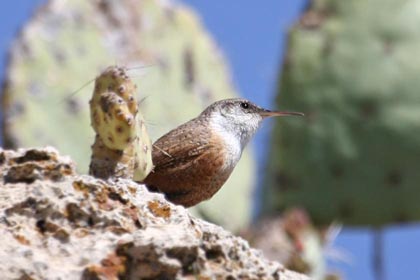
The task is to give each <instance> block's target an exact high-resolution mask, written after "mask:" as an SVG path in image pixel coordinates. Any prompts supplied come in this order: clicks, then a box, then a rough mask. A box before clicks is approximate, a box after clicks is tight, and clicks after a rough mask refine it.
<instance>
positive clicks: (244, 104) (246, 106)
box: [241, 102, 249, 109]
mask: <svg viewBox="0 0 420 280" xmlns="http://www.w3.org/2000/svg"><path fill="white" fill-rule="evenodd" d="M241 108H242V109H248V108H249V104H248V102H241Z"/></svg>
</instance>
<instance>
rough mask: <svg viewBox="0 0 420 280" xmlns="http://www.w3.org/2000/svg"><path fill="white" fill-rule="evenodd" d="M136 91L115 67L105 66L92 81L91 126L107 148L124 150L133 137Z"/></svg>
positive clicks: (121, 69)
mask: <svg viewBox="0 0 420 280" xmlns="http://www.w3.org/2000/svg"><path fill="white" fill-rule="evenodd" d="M136 88H137V87H136V86H135V85H134V84H133V82H132V81H131V80H130V78H129V77H128V75H127V74H126V70H125V69H123V68H118V67H108V68H107V69H106V70H105V71H104V72H103V73H102V74H101V75H100V76H99V77H97V78H96V80H95V88H94V91H93V97H92V99H91V100H90V102H89V104H90V113H91V124H92V127H93V129H94V130H95V132H96V133H98V134H99V136H100V137H101V139H102V141H103V143H104V144H105V145H106V146H107V147H108V148H110V149H114V150H123V149H125V148H126V147H127V145H129V144H131V143H132V142H133V140H134V138H135V137H136V135H135V133H136V123H135V116H136V114H137V112H138V106H137V103H136V98H135V94H136V92H135V91H136Z"/></svg>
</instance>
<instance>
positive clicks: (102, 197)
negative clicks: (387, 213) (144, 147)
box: [0, 148, 308, 279]
mask: <svg viewBox="0 0 420 280" xmlns="http://www.w3.org/2000/svg"><path fill="white" fill-rule="evenodd" d="M0 171H1V174H2V178H1V182H0V185H1V188H0V209H1V210H2V211H1V219H0V234H1V236H2V242H1V244H0V261H1V263H2V265H1V266H0V275H2V278H3V279H308V278H307V277H306V276H304V275H301V274H297V273H294V272H291V271H288V270H286V269H285V268H284V267H283V265H281V264H280V263H277V262H271V261H268V260H266V259H265V258H264V257H263V256H262V253H261V252H260V251H257V250H255V249H252V248H250V247H249V245H248V242H247V241H245V240H243V239H241V238H239V237H236V236H233V235H232V234H230V233H229V232H227V231H225V230H224V229H223V228H221V227H219V226H216V225H213V224H210V223H208V222H205V221H203V220H200V219H197V218H194V217H192V216H191V215H190V214H189V213H188V211H187V210H186V209H185V208H183V207H181V206H175V205H173V204H171V203H169V202H167V201H166V200H165V199H164V197H163V195H161V194H156V193H150V192H148V191H147V189H146V188H145V187H144V186H143V185H139V184H137V183H135V182H133V181H131V180H127V179H120V180H116V181H104V180H100V179H96V178H93V177H91V176H87V175H77V174H76V172H75V165H74V164H73V163H72V162H71V160H70V159H69V158H68V157H62V156H60V155H58V153H57V151H56V150H55V149H53V148H44V149H28V150H24V149H21V150H18V151H11V150H0Z"/></svg>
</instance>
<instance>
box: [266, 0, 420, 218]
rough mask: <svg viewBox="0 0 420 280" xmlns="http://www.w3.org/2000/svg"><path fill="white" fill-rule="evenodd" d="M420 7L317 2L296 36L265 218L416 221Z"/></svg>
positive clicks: (411, 2) (396, 0)
mask: <svg viewBox="0 0 420 280" xmlns="http://www.w3.org/2000/svg"><path fill="white" fill-rule="evenodd" d="M418 26H420V2H419V1H415V0H407V1H400V0H371V1H360V0H346V1H342V0H314V1H312V2H311V5H310V6H309V8H308V10H307V11H306V12H305V14H303V16H302V18H301V19H300V21H299V23H298V24H297V25H296V26H295V27H294V28H293V29H292V30H291V32H290V36H289V47H288V51H287V56H286V62H285V65H284V69H283V74H282V77H281V81H280V84H281V87H280V89H279V91H280V92H281V94H279V96H278V99H277V102H278V104H279V105H281V106H282V107H285V108H291V109H295V110H300V111H303V112H305V113H306V115H307V118H306V119H307V122H306V123H304V122H301V121H294V120H290V121H288V122H277V123H276V125H275V129H274V134H273V138H272V144H271V152H270V159H269V163H268V172H267V176H266V180H265V189H264V192H265V193H264V202H265V203H264V210H263V211H264V212H273V211H278V210H282V209H285V208H287V207H290V206H291V205H300V206H304V207H305V208H306V209H307V210H308V211H309V212H310V214H311V215H312V217H313V219H314V221H316V222H317V223H318V224H320V223H322V224H324V223H328V222H330V221H332V220H335V219H338V220H341V221H343V222H344V223H346V224H347V225H357V226H359V225H374V226H381V225H384V224H389V223H394V222H408V221H418V220H419V219H420V204H419V203H418V197H419V195H420V189H419V188H418V182H420V173H419V172H418V164H417V163H418V159H419V158H420V133H419V132H420V121H419V120H420V94H419V93H418V88H420V79H418V75H419V73H420V55H419V50H420V29H419V28H418Z"/></svg>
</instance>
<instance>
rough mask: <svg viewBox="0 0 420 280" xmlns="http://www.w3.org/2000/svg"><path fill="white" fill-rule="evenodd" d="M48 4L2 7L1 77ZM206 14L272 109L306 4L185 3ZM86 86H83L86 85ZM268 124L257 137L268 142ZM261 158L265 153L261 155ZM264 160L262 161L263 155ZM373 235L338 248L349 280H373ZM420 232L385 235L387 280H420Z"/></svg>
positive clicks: (252, 93)
mask: <svg viewBox="0 0 420 280" xmlns="http://www.w3.org/2000/svg"><path fill="white" fill-rule="evenodd" d="M43 2H44V1H43V0H31V1H28V0H15V1H2V2H1V3H0V77H2V76H3V73H4V66H5V63H6V54H7V49H8V47H9V46H10V43H11V41H12V39H13V37H14V36H15V34H16V32H17V31H18V29H19V27H20V26H21V25H22V24H23V23H24V22H25V20H27V19H28V17H29V16H30V15H31V13H32V11H33V9H34V8H35V7H36V6H37V5H38V4H40V3H43ZM183 2H184V3H186V4H188V5H190V6H192V7H194V8H195V9H196V11H197V12H198V13H199V14H200V15H201V17H202V19H203V23H204V25H205V26H206V27H207V29H208V30H209V31H210V32H211V33H212V35H213V37H214V38H215V40H216V41H217V43H218V45H219V46H220V48H221V49H222V52H223V53H224V54H225V57H226V59H227V60H228V62H229V65H230V68H231V70H232V75H233V79H234V82H235V86H236V87H237V89H238V90H239V91H240V92H241V94H242V95H243V96H244V97H246V98H249V99H251V100H253V101H255V102H256V103H258V104H260V105H262V106H265V107H268V108H270V107H271V108H272V107H273V106H271V105H270V104H271V100H272V99H273V98H274V92H275V88H276V78H277V75H278V69H279V66H280V63H281V58H282V53H283V51H284V48H285V38H286V32H287V30H288V28H289V26H290V25H291V24H292V23H293V21H294V20H295V19H296V18H297V16H298V15H299V12H300V11H301V10H302V8H303V6H304V4H305V0H282V1H279V0H266V1H264V2H263V3H264V5H262V4H261V3H262V2H261V1H243V0H242V1H241V0H231V1H202V0H184V1H183ZM82 83H83V81H81V84H82ZM269 127H270V126H269V125H265V126H264V127H263V130H262V131H261V133H259V134H258V135H257V137H256V143H257V144H258V145H255V146H262V144H261V143H264V141H266V140H267V133H268V130H269ZM259 154H262V153H259ZM259 159H260V160H262V159H263V156H259ZM372 239H373V235H372V234H371V230H368V229H345V230H344V231H343V232H342V233H341V234H340V235H339V237H338V239H337V240H336V242H335V243H334V245H335V246H336V247H339V248H341V249H342V250H344V251H345V252H346V253H348V254H350V255H351V256H352V262H351V263H350V264H343V263H341V264H336V263H333V264H332V265H333V267H338V269H339V270H340V271H342V272H343V273H344V275H345V279H360V280H372V279H374V278H373V274H372V266H371V254H372V250H371V247H372V244H373V242H372ZM419 239H420V227H419V226H406V227H391V228H387V229H386V230H384V243H383V244H384V252H385V253H384V258H385V267H386V271H385V274H386V279H387V280H392V279H420V266H419V264H418V258H419V255H420V253H419V252H420V242H419Z"/></svg>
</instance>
